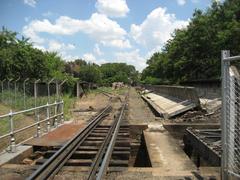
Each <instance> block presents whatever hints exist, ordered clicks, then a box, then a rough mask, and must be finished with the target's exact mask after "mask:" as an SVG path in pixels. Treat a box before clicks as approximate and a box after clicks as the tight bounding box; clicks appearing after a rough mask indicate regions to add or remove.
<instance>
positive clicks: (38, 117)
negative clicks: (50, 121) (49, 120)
mask: <svg viewBox="0 0 240 180" xmlns="http://www.w3.org/2000/svg"><path fill="white" fill-rule="evenodd" d="M39 121H40V116H39V114H38V115H37V122H38V124H37V137H40V136H41V126H40V122H39Z"/></svg>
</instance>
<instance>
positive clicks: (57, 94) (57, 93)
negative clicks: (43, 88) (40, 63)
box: [55, 80, 59, 101]
mask: <svg viewBox="0 0 240 180" xmlns="http://www.w3.org/2000/svg"><path fill="white" fill-rule="evenodd" d="M55 83H56V96H57V97H56V99H57V101H58V100H59V90H58V81H57V80H56V82H55ZM56 99H55V100H56Z"/></svg>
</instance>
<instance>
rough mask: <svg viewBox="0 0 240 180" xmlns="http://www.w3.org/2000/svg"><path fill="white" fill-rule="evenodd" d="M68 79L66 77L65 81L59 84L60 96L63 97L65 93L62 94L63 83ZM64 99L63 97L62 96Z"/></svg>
mask: <svg viewBox="0 0 240 180" xmlns="http://www.w3.org/2000/svg"><path fill="white" fill-rule="evenodd" d="M66 81H67V79H64V81H62V82H61V83H60V84H59V94H60V96H61V97H62V96H63V94H62V85H63V84H64V83H65V82H66ZM61 99H62V98H61Z"/></svg>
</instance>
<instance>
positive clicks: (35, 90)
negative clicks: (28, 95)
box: [34, 79, 40, 107]
mask: <svg viewBox="0 0 240 180" xmlns="http://www.w3.org/2000/svg"><path fill="white" fill-rule="evenodd" d="M39 81H40V79H38V80H36V81H34V101H35V107H37V93H38V92H37V83H38V82H39Z"/></svg>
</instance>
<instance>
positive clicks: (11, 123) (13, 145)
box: [9, 110, 17, 153]
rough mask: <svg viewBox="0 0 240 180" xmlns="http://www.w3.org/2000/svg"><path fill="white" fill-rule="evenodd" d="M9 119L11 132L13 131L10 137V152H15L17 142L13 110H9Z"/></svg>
mask: <svg viewBox="0 0 240 180" xmlns="http://www.w3.org/2000/svg"><path fill="white" fill-rule="evenodd" d="M9 121H10V131H11V132H10V133H11V139H10V152H12V153H15V152H16V151H17V148H16V142H15V137H14V134H13V132H14V124H13V113H12V110H10V112H9Z"/></svg>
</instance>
